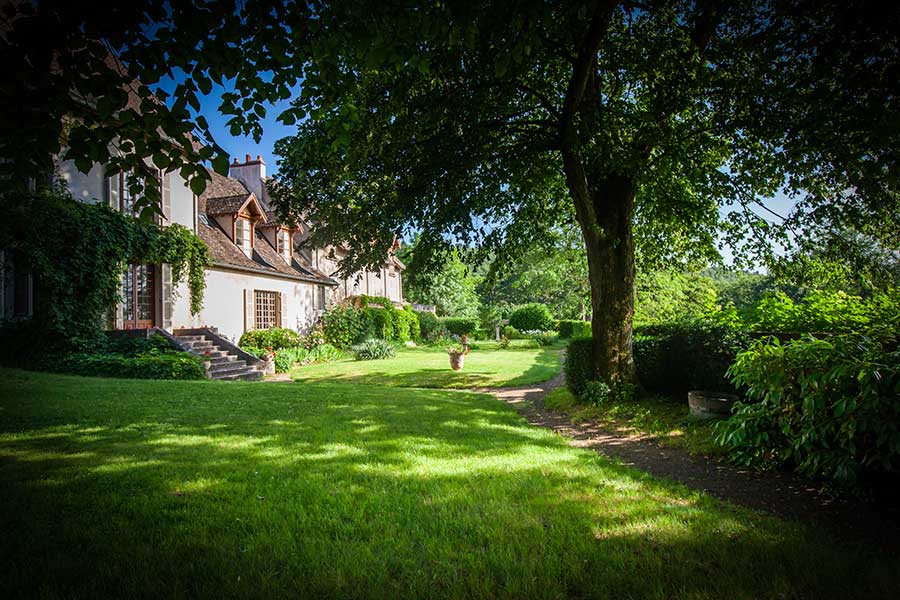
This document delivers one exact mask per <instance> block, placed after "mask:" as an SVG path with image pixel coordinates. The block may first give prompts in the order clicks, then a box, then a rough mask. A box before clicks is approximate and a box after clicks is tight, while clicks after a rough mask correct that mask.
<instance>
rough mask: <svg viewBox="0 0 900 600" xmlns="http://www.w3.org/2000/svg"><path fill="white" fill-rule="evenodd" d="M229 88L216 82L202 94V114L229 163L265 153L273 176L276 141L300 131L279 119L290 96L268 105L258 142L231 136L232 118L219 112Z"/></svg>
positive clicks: (167, 85) (170, 84) (168, 84)
mask: <svg viewBox="0 0 900 600" xmlns="http://www.w3.org/2000/svg"><path fill="white" fill-rule="evenodd" d="M175 85H176V81H174V80H172V79H168V78H167V79H165V80H163V81H161V82H160V84H159V86H158V87H160V88H162V89H164V90H167V91H170V92H171V91H172V90H173V89H174V87H175ZM299 90H300V84H297V85H296V86H294V88H293V89H292V90H291V95H292V96H293V95H295V94H298V93H299ZM226 91H230V90H227V89H226V88H225V87H223V86H221V85H214V86H213V89H212V91H211V92H210V93H209V94H207V95H205V96H200V112H199V114H201V115H203V116H204V117H206V120H207V122H208V123H209V129H210V131H211V132H212V134H213V137H214V138H215V140H216V142H218V144H219V145H220V146H222V148H224V149H225V150H226V151H227V152H228V155H229V159H228V160H229V162H233V161H234V159H235V157H237V159H238V160H239V161H241V162H243V161H244V155H246V154H249V155H251V156H252V157H253V158H256V156H257V155H259V156H262V157H263V160H264V161H265V162H266V174H267V175H272V174H274V173H277V172H278V167H277V164H276V158H275V153H274V149H275V142H277V141H278V140H280V139H281V138H283V137H288V136H291V135H294V134H296V133H297V126H296V125H291V126H287V125H285V124H283V123H281V122H279V121H277V120H276V119H277V117H278V115H279V114H281V112H282V111H283V110H285V109H286V108H288V107H289V106H290V103H291V101H290V99H288V100H283V101H281V102H278V103H276V104H275V105H274V106H273V105H267V106H266V117H265V118H264V119H262V122H261V124H262V128H263V136H262V138H261V139H260V140H259V143H257V142H256V141H255V140H254V139H253V138H252V137H247V136H239V137H235V136H233V135H231V132H230V131H229V130H228V126H227V125H226V123H227V122H228V119H229V117H226V116H224V115H222V114H221V113H220V112H219V103H220V101H221V100H220V99H221V95H222V94H223V93H224V92H226Z"/></svg>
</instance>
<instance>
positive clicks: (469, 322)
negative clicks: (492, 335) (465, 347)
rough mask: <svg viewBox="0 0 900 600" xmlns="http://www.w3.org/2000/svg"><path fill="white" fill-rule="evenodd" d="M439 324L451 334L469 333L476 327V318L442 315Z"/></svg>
mask: <svg viewBox="0 0 900 600" xmlns="http://www.w3.org/2000/svg"><path fill="white" fill-rule="evenodd" d="M441 324H443V326H444V327H446V328H447V331H449V332H450V333H452V334H453V335H470V334H472V333H473V332H474V331H475V330H476V329H478V319H475V318H472V317H443V318H442V319H441Z"/></svg>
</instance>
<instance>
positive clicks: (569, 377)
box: [563, 338, 597, 398]
mask: <svg viewBox="0 0 900 600" xmlns="http://www.w3.org/2000/svg"><path fill="white" fill-rule="evenodd" d="M563 373H564V374H565V377H566V387H568V388H569V390H570V391H571V392H572V393H573V394H575V396H576V397H579V398H580V397H581V395H582V394H583V393H584V390H585V389H586V387H587V384H588V382H589V381H595V380H596V379H597V372H596V370H595V369H594V368H593V366H592V364H591V339H590V338H578V339H574V340H572V341H571V342H569V345H568V347H567V348H566V360H565V363H564V364H563Z"/></svg>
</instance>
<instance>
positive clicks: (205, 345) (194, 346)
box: [182, 340, 215, 351]
mask: <svg viewBox="0 0 900 600" xmlns="http://www.w3.org/2000/svg"><path fill="white" fill-rule="evenodd" d="M182 345H183V346H184V347H185V348H190V349H191V350H201V351H203V350H209V349H210V348H212V347H214V346H215V344H213V343H212V342H210V341H209V340H195V341H191V342H182Z"/></svg>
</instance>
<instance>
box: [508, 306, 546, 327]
mask: <svg viewBox="0 0 900 600" xmlns="http://www.w3.org/2000/svg"><path fill="white" fill-rule="evenodd" d="M509 324H510V325H511V326H513V327H515V328H516V329H518V330H519V331H524V330H539V331H548V330H550V329H552V328H553V315H551V314H550V309H549V308H547V305H546V304H541V303H540V302H532V303H531V304H523V305H522V306H520V307H518V308H517V309H516V310H514V311H513V312H512V314H511V315H509Z"/></svg>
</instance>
